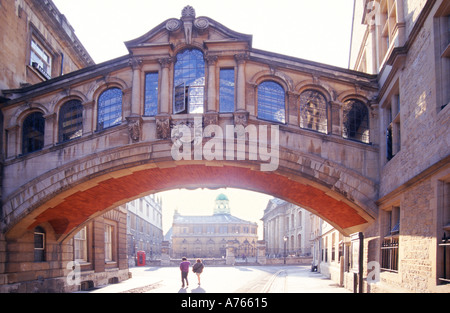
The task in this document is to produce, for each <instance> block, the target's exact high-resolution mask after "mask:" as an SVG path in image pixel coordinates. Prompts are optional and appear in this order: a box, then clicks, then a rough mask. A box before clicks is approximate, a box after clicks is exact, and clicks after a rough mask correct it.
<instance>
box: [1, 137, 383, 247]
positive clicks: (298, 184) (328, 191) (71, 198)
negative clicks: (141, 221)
mask: <svg viewBox="0 0 450 313" xmlns="http://www.w3.org/2000/svg"><path fill="white" fill-rule="evenodd" d="M170 147H171V145H170V142H168V141H164V142H161V141H158V142H155V143H148V142H147V143H138V144H131V145H126V146H123V147H119V148H114V149H109V150H107V151H103V152H101V153H94V154H91V155H88V156H86V157H83V158H80V159H78V160H76V161H73V162H71V163H68V164H66V165H64V166H60V167H57V168H55V169H53V170H51V171H49V172H47V173H45V174H42V175H40V176H39V177H36V178H35V179H33V180H32V181H30V182H28V183H27V184H25V185H24V186H22V187H20V188H19V190H17V191H15V192H14V193H12V194H11V196H9V197H8V199H7V201H5V202H4V206H3V208H4V212H5V213H6V214H5V222H6V225H7V238H10V239H14V238H19V237H20V236H21V235H22V234H23V233H24V232H25V231H27V230H30V229H33V228H34V227H36V226H38V225H41V224H43V223H49V224H50V225H51V226H52V227H53V229H54V231H55V233H56V236H57V238H58V241H60V242H61V241H64V240H65V239H67V238H70V237H71V234H73V232H74V231H76V230H77V229H78V228H79V227H80V226H82V225H83V224H84V223H85V222H87V221H89V220H90V219H92V218H94V217H96V216H98V215H100V214H102V213H104V212H105V211H106V210H109V209H112V208H114V207H117V206H119V205H121V204H124V203H126V202H128V201H130V200H133V199H137V198H140V197H142V196H144V195H147V194H151V193H156V192H159V191H165V190H170V189H175V188H199V187H201V188H221V187H230V188H231V187H232V188H239V189H246V190H251V191H257V192H261V193H265V194H269V195H272V196H274V197H277V198H281V199H284V200H286V201H288V202H291V203H294V204H296V205H299V206H301V207H303V208H305V209H307V210H310V211H311V212H312V213H315V214H317V215H319V216H320V217H322V218H323V219H325V220H326V221H328V222H329V223H331V224H332V225H333V226H334V227H336V228H337V229H338V230H339V231H341V232H342V233H343V234H346V235H348V234H351V233H354V232H357V231H362V230H364V229H365V227H367V226H368V225H369V224H370V223H371V222H372V221H373V220H374V219H375V218H376V215H377V211H376V210H377V208H376V204H375V203H374V201H373V199H375V198H376V194H377V188H376V184H375V183H373V182H372V181H371V180H369V179H367V178H364V177H363V176H361V175H360V174H358V173H357V172H352V171H351V170H349V169H348V168H344V167H343V166H341V165H339V164H333V163H332V162H331V161H327V160H323V159H321V158H319V157H317V156H314V155H307V154H299V155H298V154H295V153H293V152H292V151H284V150H283V151H280V166H279V168H278V170H276V171H273V172H263V171H260V168H259V166H260V164H258V163H257V162H256V161H206V160H200V161H194V160H192V161H185V160H182V161H174V160H173V158H172V157H171V154H170V153H171V152H170V151H171V150H170Z"/></svg>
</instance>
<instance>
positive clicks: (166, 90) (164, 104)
mask: <svg viewBox="0 0 450 313" xmlns="http://www.w3.org/2000/svg"><path fill="white" fill-rule="evenodd" d="M173 61H174V60H173V59H172V58H164V59H159V64H160V65H161V91H160V99H161V101H160V108H159V114H169V108H170V97H169V95H170V84H169V67H170V64H171V63H173Z"/></svg>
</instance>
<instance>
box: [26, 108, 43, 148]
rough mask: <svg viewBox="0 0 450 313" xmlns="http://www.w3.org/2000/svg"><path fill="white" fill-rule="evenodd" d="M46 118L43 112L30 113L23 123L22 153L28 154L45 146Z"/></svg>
mask: <svg viewBox="0 0 450 313" xmlns="http://www.w3.org/2000/svg"><path fill="white" fill-rule="evenodd" d="M44 129H45V119H44V116H43V114H42V113H39V112H36V113H32V114H30V115H29V116H28V117H27V118H26V119H25V121H24V123H23V129H22V153H23V154H27V153H31V152H34V151H38V150H41V149H42V148H43V147H44Z"/></svg>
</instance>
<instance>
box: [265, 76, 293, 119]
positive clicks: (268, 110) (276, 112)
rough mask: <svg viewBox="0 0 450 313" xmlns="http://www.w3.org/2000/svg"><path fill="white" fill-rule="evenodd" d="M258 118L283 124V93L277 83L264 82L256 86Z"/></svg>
mask: <svg viewBox="0 0 450 313" xmlns="http://www.w3.org/2000/svg"><path fill="white" fill-rule="evenodd" d="M258 118H260V119H263V120H267V121H272V122H279V123H285V121H286V107H285V92H284V89H283V87H281V86H280V85H279V84H278V83H275V82H272V81H266V82H263V83H261V84H259V86H258Z"/></svg>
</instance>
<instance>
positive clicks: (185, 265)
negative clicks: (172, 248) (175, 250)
mask: <svg viewBox="0 0 450 313" xmlns="http://www.w3.org/2000/svg"><path fill="white" fill-rule="evenodd" d="M181 261H182V262H181V263H180V271H181V288H184V282H185V281H186V286H187V287H189V281H188V274H189V265H191V262H189V261H188V260H187V259H186V258H185V257H183V258H182V259H181Z"/></svg>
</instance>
